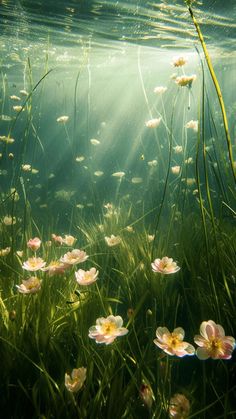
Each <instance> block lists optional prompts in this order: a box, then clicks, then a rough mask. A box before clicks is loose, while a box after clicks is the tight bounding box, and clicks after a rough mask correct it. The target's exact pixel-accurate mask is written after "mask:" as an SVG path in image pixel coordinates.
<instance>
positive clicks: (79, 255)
mask: <svg viewBox="0 0 236 419" xmlns="http://www.w3.org/2000/svg"><path fill="white" fill-rule="evenodd" d="M87 259H88V255H87V253H86V252H84V251H83V250H79V249H73V250H72V251H71V252H67V253H66V254H65V255H64V256H63V257H61V258H60V261H61V262H63V263H66V264H68V265H76V264H77V263H81V262H85V260H87Z"/></svg>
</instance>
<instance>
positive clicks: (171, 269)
mask: <svg viewBox="0 0 236 419" xmlns="http://www.w3.org/2000/svg"><path fill="white" fill-rule="evenodd" d="M151 265H152V270H153V272H158V273H161V274H166V275H168V274H174V273H175V272H178V271H179V270H180V267H179V266H178V265H177V263H176V262H174V261H173V259H172V258H168V257H167V256H164V257H163V258H162V259H155V260H154V262H153V263H152V264H151Z"/></svg>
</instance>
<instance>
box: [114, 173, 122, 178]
mask: <svg viewBox="0 0 236 419" xmlns="http://www.w3.org/2000/svg"><path fill="white" fill-rule="evenodd" d="M124 175H125V172H115V173H112V176H113V177H118V178H122V177H123V176H124Z"/></svg>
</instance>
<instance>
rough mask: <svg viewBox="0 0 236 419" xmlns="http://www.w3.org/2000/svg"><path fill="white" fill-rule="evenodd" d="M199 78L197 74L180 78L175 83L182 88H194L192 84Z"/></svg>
mask: <svg viewBox="0 0 236 419" xmlns="http://www.w3.org/2000/svg"><path fill="white" fill-rule="evenodd" d="M196 78H197V76H196V74H192V75H191V76H185V75H183V76H179V77H176V79H175V83H176V84H178V85H179V86H181V87H184V86H187V87H192V83H193V82H194V81H195V80H196Z"/></svg>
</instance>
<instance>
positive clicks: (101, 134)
mask: <svg viewBox="0 0 236 419" xmlns="http://www.w3.org/2000/svg"><path fill="white" fill-rule="evenodd" d="M186 3H187V7H188V9H189V12H190V18H192V19H193V23H194V25H195V28H196V30H197V34H198V37H199V40H200V44H199V46H197V47H196V51H194V54H193V53H192V52H191V54H188V52H186V53H185V54H183V53H182V52H181V54H180V55H176V56H174V57H173V58H172V61H171V60H169V61H168V63H165V66H166V67H167V68H168V70H165V71H163V73H161V71H160V74H157V71H156V69H155V70H154V71H155V75H153V74H152V75H151V76H150V72H152V71H153V66H152V67H151V65H150V67H149V63H151V62H152V61H147V62H146V64H145V66H144V62H143V61H142V53H143V50H142V48H141V47H138V48H137V56H135V60H134V61H135V71H134V73H132V74H131V76H130V74H127V75H126V73H123V74H124V76H125V77H124V79H125V80H123V79H122V78H121V79H120V78H118V79H117V84H118V83H120V84H119V85H118V86H116V83H115V80H114V68H116V67H114V66H113V65H112V64H110V65H111V67H109V65H108V68H107V67H106V66H107V64H106V66H105V67H104V66H102V65H101V64H97V63H96V59H95V58H97V57H95V58H94V57H93V51H92V47H91V44H90V43H89V45H83V46H82V49H81V50H82V58H81V57H80V65H79V68H76V73H73V72H72V73H69V76H68V79H67V78H66V87H65V85H64V84H63V78H64V72H63V75H62V72H60V68H57V67H55V68H51V69H50V70H48V68H49V67H50V53H52V50H50V48H49V46H48V49H47V50H46V52H45V56H46V59H45V63H44V64H43V69H40V74H39V71H38V68H37V69H34V66H33V65H32V60H31V59H30V54H32V51H31V50H30V48H29V49H27V50H26V51H24V52H22V54H23V53H24V54H25V56H24V57H25V59H24V61H23V62H24V67H23V74H22V75H21V78H20V80H19V75H18V80H16V81H15V80H14V76H15V74H14V71H13V72H12V70H11V67H10V68H9V69H7V68H5V70H4V71H3V70H2V71H1V97H2V101H1V113H2V115H1V120H0V130H1V132H0V147H1V149H0V179H1V180H0V194H1V196H0V199H1V206H0V234H1V235H0V357H1V361H2V362H1V375H2V379H1V384H0V407H1V412H2V415H3V417H5V418H17V419H19V418H29V417H31V418H50V417H52V418H61V419H62V418H63V419H65V418H74V417H75V418H76V417H78V418H82V419H83V418H101V419H102V418H103V419H104V418H114V419H120V418H129V419H137V418H142V417H147V418H148V417H150V418H178V419H182V418H210V417H211V418H231V417H232V418H234V417H235V415H236V411H235V406H234V403H235V397H236V385H235V376H236V367H235V337H236V329H235V320H234V317H235V309H236V307H235V301H236V287H235V285H236V268H235V254H236V229H235V217H236V212H235V198H236V190H235V168H236V160H234V158H235V156H234V153H235V149H234V146H233V145H232V144H231V136H230V133H229V132H230V129H231V131H232V133H233V130H234V129H235V127H234V126H233V122H232V121H231V120H229V121H228V120H227V114H226V110H225V108H226V107H225V104H224V101H223V97H222V93H221V90H220V87H219V82H218V80H217V77H216V73H215V71H214V70H213V65H212V62H211V59H210V54H209V52H208V51H207V49H206V45H205V41H204V38H203V35H202V34H201V30H200V26H199V24H198V22H197V20H196V18H195V16H194V11H193V10H192V6H191V3H190V2H186ZM193 5H194V3H193ZM201 47H202V48H203V54H202V52H201V51H200V48H201ZM154 52H155V50H154ZM118 54H120V51H119V52H118ZM122 54H123V52H122ZM122 54H120V55H118V60H121V59H122ZM52 55H53V54H52ZM173 55H174V54H173ZM64 58H65V57H64ZM113 58H114V57H113ZM113 58H112V59H111V62H112V60H113ZM133 58H134V57H133V56H132V60H133ZM152 60H153V58H152ZM114 61H115V66H116V65H117V61H116V59H115V58H114ZM100 66H101V68H100ZM147 67H148V69H147ZM166 67H165V68H166ZM104 69H106V71H107V77H106V82H105V88H104V85H102V86H98V84H99V83H101V80H102V79H101V77H102V75H103V72H104ZM119 70H120V69H119ZM173 70H174V71H175V73H173ZM208 70H210V72H209V71H208ZM168 72H169V73H170V74H169V76H170V77H168ZM8 73H9V74H8ZM66 77H67V76H66ZM129 77H131V79H132V80H133V87H132V89H130V91H129V90H128V89H127V84H128V83H129ZM71 80H72V82H71ZM107 80H108V81H109V82H110V86H109V89H110V91H109V92H108V91H106V90H108V89H107ZM162 83H164V84H165V85H161V84H162ZM72 84H73V87H71V86H72ZM101 84H102V83H101ZM55 86H56V87H55ZM64 87H65V89H64ZM98 87H99V88H100V89H101V90H102V92H103V95H104V96H103V97H102V99H103V100H101V90H99V89H98ZM67 89H68V91H67ZM54 90H55V91H54ZM124 92H125V93H124ZM57 95H58V96H57ZM71 98H73V99H72V100H71ZM114 98H115V100H114ZM135 100H136V102H135ZM131 105H132V106H131ZM134 108H135V109H134ZM229 127H230V128H229Z"/></svg>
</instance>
